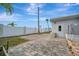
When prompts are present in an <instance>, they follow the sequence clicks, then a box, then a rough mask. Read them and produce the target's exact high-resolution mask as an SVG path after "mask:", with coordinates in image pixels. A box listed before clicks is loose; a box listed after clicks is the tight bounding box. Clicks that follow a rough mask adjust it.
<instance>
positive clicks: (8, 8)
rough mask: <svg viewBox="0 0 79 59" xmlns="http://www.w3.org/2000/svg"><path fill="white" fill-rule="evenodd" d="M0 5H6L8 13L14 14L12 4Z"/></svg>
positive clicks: (2, 4) (0, 4) (1, 4)
mask: <svg viewBox="0 0 79 59" xmlns="http://www.w3.org/2000/svg"><path fill="white" fill-rule="evenodd" d="M0 6H2V7H4V8H5V9H6V12H7V13H8V14H12V12H13V8H12V5H11V4H10V3H0Z"/></svg>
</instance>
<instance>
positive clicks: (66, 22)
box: [51, 14, 79, 39]
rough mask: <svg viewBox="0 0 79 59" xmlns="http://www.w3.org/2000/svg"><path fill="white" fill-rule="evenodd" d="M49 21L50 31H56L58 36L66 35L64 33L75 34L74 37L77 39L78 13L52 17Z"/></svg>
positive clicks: (78, 27)
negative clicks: (50, 23)
mask: <svg viewBox="0 0 79 59" xmlns="http://www.w3.org/2000/svg"><path fill="white" fill-rule="evenodd" d="M51 22H52V33H56V34H57V36H58V37H66V34H69V35H73V36H74V35H77V36H75V37H78V39H79V36H78V35H79V14H76V15H70V16H65V17H60V18H54V19H52V20H51ZM69 35H68V36H69Z"/></svg>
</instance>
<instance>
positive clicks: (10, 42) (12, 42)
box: [0, 37, 29, 48]
mask: <svg viewBox="0 0 79 59" xmlns="http://www.w3.org/2000/svg"><path fill="white" fill-rule="evenodd" d="M27 41H29V40H26V39H23V38H20V37H12V38H3V39H0V45H4V46H5V48H7V42H8V46H9V47H13V46H16V45H18V44H21V43H24V42H27Z"/></svg>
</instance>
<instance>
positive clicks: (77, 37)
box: [66, 34, 79, 40]
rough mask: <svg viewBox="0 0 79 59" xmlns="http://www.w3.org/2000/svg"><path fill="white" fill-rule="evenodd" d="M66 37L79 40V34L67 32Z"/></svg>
mask: <svg viewBox="0 0 79 59" xmlns="http://www.w3.org/2000/svg"><path fill="white" fill-rule="evenodd" d="M66 39H71V40H79V35H74V34H66Z"/></svg>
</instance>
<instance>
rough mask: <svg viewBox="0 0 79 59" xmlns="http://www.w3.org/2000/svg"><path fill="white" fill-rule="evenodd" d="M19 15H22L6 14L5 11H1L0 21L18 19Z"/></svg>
mask: <svg viewBox="0 0 79 59" xmlns="http://www.w3.org/2000/svg"><path fill="white" fill-rule="evenodd" d="M21 16H22V15H20V14H12V15H7V14H6V13H1V14H0V21H19V18H20V17H21Z"/></svg>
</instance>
